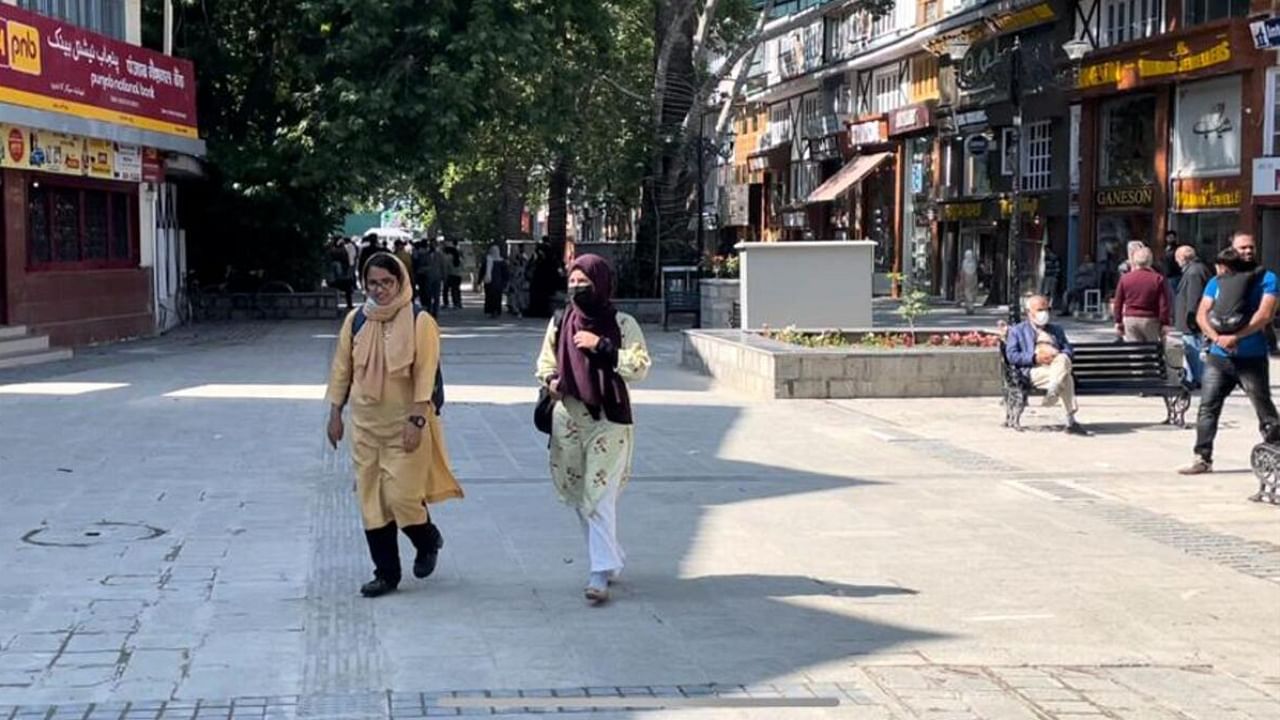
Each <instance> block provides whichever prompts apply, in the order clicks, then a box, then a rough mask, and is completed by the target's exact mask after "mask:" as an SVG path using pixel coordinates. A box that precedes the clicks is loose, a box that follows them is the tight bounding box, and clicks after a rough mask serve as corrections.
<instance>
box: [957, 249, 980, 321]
mask: <svg viewBox="0 0 1280 720" xmlns="http://www.w3.org/2000/svg"><path fill="white" fill-rule="evenodd" d="M960 296H961V297H962V298H963V299H964V314H965V315H972V314H973V308H974V306H976V305H977V304H978V258H977V257H975V256H974V254H973V250H972V249H969V250H965V251H964V260H962V261H961V262H960Z"/></svg>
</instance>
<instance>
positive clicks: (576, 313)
mask: <svg viewBox="0 0 1280 720" xmlns="http://www.w3.org/2000/svg"><path fill="white" fill-rule="evenodd" d="M569 295H570V297H571V298H572V302H571V304H570V306H569V309H568V311H567V312H566V313H565V315H564V319H563V321H561V322H559V323H556V322H555V321H553V322H552V323H551V325H550V327H548V328H547V334H546V338H545V339H544V340H543V343H542V353H541V354H540V355H539V357H538V368H537V376H538V380H539V382H541V383H542V384H543V385H545V386H546V387H547V389H548V390H549V391H550V392H551V394H552V396H553V397H555V398H556V399H557V400H558V401H559V402H558V403H556V409H555V413H554V415H553V416H552V423H551V479H552V481H553V482H554V484H555V487H556V492H557V493H558V494H559V495H560V499H561V501H563V502H564V503H565V504H566V505H569V506H570V507H572V508H574V509H575V510H576V511H577V513H578V520H579V522H581V524H582V529H583V532H584V533H585V534H586V538H587V554H588V556H589V557H590V560H591V574H590V575H589V576H588V577H587V586H586V588H585V589H584V593H585V595H586V598H587V601H588V602H590V603H592V604H599V603H602V602H604V601H605V600H608V598H609V583H610V582H612V580H613V579H614V578H616V577H617V575H618V573H620V572H622V565H623V563H624V562H626V553H625V552H623V551H622V546H621V544H619V542H618V494H619V493H620V492H621V491H622V488H623V487H624V486H625V485H626V484H627V480H628V479H630V477H631V457H632V452H633V450H634V447H635V427H634V422H633V419H632V415H631V396H630V391H629V390H628V387H627V385H628V383H631V382H638V381H640V380H643V379H644V377H645V375H646V374H648V372H649V365H650V364H651V362H650V359H649V351H648V349H647V348H646V347H645V342H644V333H642V332H641V331H640V324H639V323H637V322H636V320H635V318H633V317H631V316H630V315H628V314H626V313H622V312H618V311H617V310H616V309H614V306H613V274H612V269H611V268H610V267H609V264H608V262H607V261H606V260H605V259H604V258H601V257H599V256H597V255H583V256H581V257H579V258H577V259H576V260H575V261H574V263H573V265H572V266H571V267H570V273H569ZM557 325H558V327H557Z"/></svg>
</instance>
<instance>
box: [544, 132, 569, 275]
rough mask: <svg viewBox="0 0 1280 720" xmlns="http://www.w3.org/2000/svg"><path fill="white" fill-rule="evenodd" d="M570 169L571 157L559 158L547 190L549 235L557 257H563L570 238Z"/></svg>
mask: <svg viewBox="0 0 1280 720" xmlns="http://www.w3.org/2000/svg"><path fill="white" fill-rule="evenodd" d="M569 170H570V168H569V159H568V158H567V157H564V156H561V157H560V158H558V159H557V160H556V165H555V168H553V169H552V171H551V178H550V182H549V187H548V190H547V236H548V237H549V238H550V240H551V249H552V252H553V253H554V254H555V257H563V255H564V245H565V242H566V241H567V240H568V238H569Z"/></svg>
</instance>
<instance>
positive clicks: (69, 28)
mask: <svg viewBox="0 0 1280 720" xmlns="http://www.w3.org/2000/svg"><path fill="white" fill-rule="evenodd" d="M141 35H142V30H141V3H140V2H139V1H138V0H100V1H95V2H89V1H87V0H86V1H83V2H52V1H50V0H22V1H20V2H17V3H13V2H6V3H4V4H0V37H3V38H4V39H5V41H6V42H5V43H4V50H3V51H0V138H2V139H3V145H2V146H0V168H2V169H0V192H2V194H3V202H2V203H0V214H3V218H4V227H5V231H4V235H3V242H2V243H0V247H2V249H3V252H0V325H6V324H7V325H24V326H27V327H29V328H32V329H34V330H36V331H37V332H40V333H43V334H47V335H48V336H49V337H50V339H51V340H52V341H53V342H54V343H55V344H59V345H78V344H84V343H91V342H100V341H108V340H115V339H120V338H125V337H136V336H144V335H149V334H153V333H155V332H157V331H159V330H163V329H165V328H166V327H169V326H172V325H173V324H174V323H176V322H177V320H178V316H179V313H178V311H177V303H178V300H179V297H178V295H179V288H180V287H181V282H182V280H181V278H182V275H183V272H184V268H185V260H184V256H185V252H184V248H183V246H182V234H181V230H180V228H179V227H178V220H177V217H178V214H177V201H178V190H177V186H176V185H175V184H174V180H175V179H176V178H177V177H179V176H181V175H182V174H184V173H187V174H190V173H194V172H198V171H199V163H198V162H197V161H196V158H198V157H200V156H203V154H204V143H203V142H202V141H201V140H200V139H199V136H198V132H197V119H196V101H195V82H196V78H195V68H194V67H193V66H192V65H191V63H190V62H188V61H185V60H181V59H177V58H173V57H170V56H166V55H164V54H163V53H160V52H156V51H153V50H148V49H146V48H143V47H141V46H140V42H141Z"/></svg>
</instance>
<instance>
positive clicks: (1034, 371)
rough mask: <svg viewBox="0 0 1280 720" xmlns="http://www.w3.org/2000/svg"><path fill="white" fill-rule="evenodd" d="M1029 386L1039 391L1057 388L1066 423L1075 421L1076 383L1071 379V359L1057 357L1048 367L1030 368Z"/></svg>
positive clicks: (1062, 356)
mask: <svg viewBox="0 0 1280 720" xmlns="http://www.w3.org/2000/svg"><path fill="white" fill-rule="evenodd" d="M1031 384H1032V385H1033V386H1035V387H1036V388H1038V389H1040V390H1048V389H1050V388H1057V393H1058V399H1059V400H1060V401H1061V402H1062V409H1063V410H1064V411H1066V414H1067V422H1068V423H1070V422H1072V421H1073V420H1074V419H1075V416H1076V410H1077V409H1078V408H1077V407H1076V383H1075V379H1074V378H1072V377H1071V358H1069V357H1067V356H1066V355H1058V356H1057V357H1055V358H1054V359H1053V362H1051V363H1049V364H1048V365H1037V366H1035V367H1034V368H1031Z"/></svg>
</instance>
